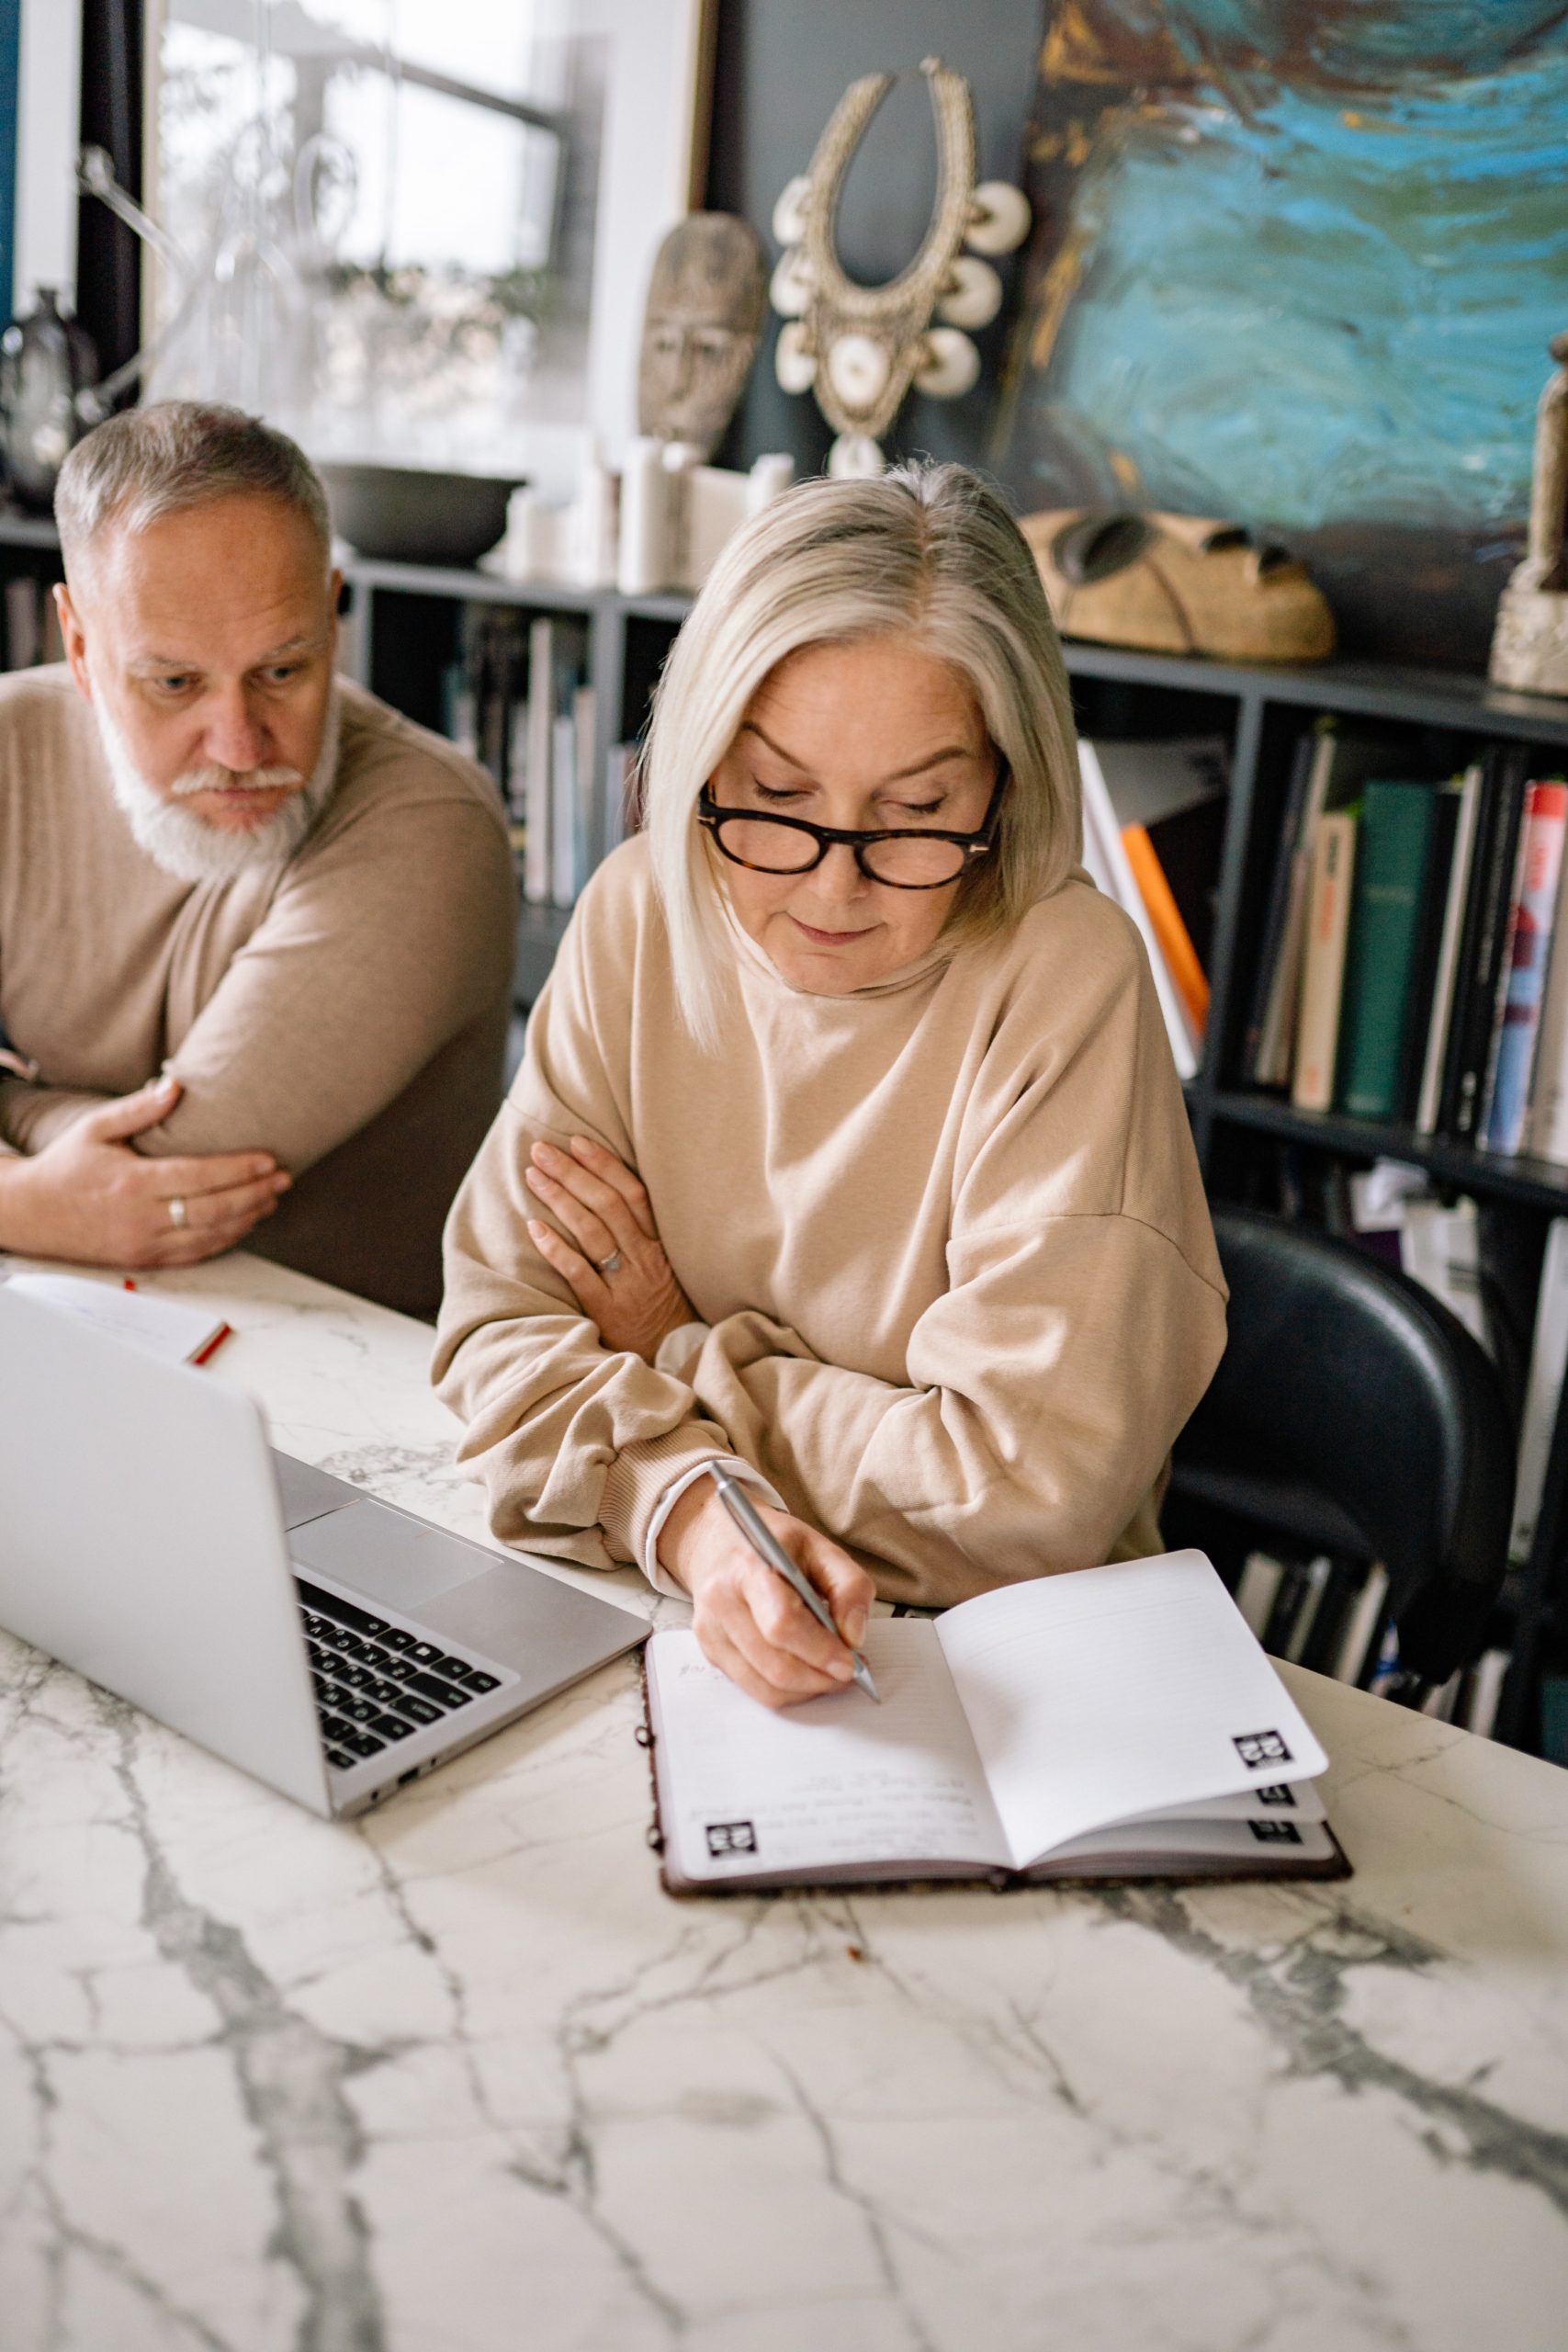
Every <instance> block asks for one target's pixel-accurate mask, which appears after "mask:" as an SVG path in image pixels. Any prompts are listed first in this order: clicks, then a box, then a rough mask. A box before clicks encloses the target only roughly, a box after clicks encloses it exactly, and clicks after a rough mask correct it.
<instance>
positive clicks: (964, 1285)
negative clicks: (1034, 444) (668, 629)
mask: <svg viewBox="0 0 1568 2352" xmlns="http://www.w3.org/2000/svg"><path fill="white" fill-rule="evenodd" d="M647 788H648V822H647V830H646V831H645V832H644V833H643V834H642V835H641V836H640V837H638V838H637V839H636V840H633V841H630V842H627V843H626V845H625V846H624V847H622V848H621V849H618V850H617V851H616V852H615V854H614V856H612V857H610V858H608V859H607V860H606V861H605V863H604V865H603V866H601V867H600V869H599V871H598V873H597V874H596V875H595V876H594V877H593V879H592V882H591V883H590V884H589V886H588V888H587V889H586V890H585V891H584V893H583V895H582V898H581V901H580V902H579V905H578V908H577V910H576V913H575V914H574V916H573V918H572V921H571V923H570V926H569V928H568V932H567V935H566V938H565V940H564V941H563V942H562V944H561V949H560V953H559V956H558V958H557V961H556V966H555V969H554V972H553V974H552V976H551V978H550V981H549V985H548V986H547V989H545V990H544V992H543V994H542V995H541V996H540V999H539V1001H538V1003H537V1005H536V1008H535V1010H534V1014H533V1017H532V1019H531V1021H530V1022H529V1024H528V1041H527V1055H526V1058H525V1062H524V1065H523V1068H522V1069H521V1070H520V1072H519V1074H518V1077H517V1080H516V1083H515V1085H514V1086H513V1090H512V1094H511V1098H510V1100H509V1101H508V1103H506V1104H505V1106H504V1107H503V1109H502V1113H501V1115H500V1117H499V1118H498V1119H497V1121H496V1124H495V1125H494V1126H493V1127H492V1129H491V1134H490V1136H489V1139H488V1141H487V1142H486V1144H485V1145H484V1148H483V1149H482V1150H481V1151H480V1153H479V1159H478V1160H477V1161H476V1162H475V1165H474V1167H473V1169H472V1170H471V1172H470V1173H469V1175H468V1180H467V1182H466V1183H465V1184H464V1186H463V1189H462V1191H461V1193H459V1195H458V1197H457V1203H456V1204H455V1206H454V1208H453V1211H452V1215H451V1218H450V1221H449V1223H448V1226H447V1231H446V1304H445V1306H444V1307H443V1309H442V1315H441V1325H440V1333H439V1338H438V1342H437V1348H436V1358H435V1377H436V1380H437V1383H438V1385H439V1387H440V1391H441V1394H442V1395H443V1397H445V1398H446V1402H447V1403H448V1404H449V1405H450V1406H451V1407H452V1408H453V1409H454V1410H455V1411H456V1412H457V1413H458V1414H459V1415H461V1416H462V1418H463V1419H465V1420H466V1422H467V1423H468V1436H467V1439H466V1442H465V1444H464V1447H463V1454H464V1458H466V1459H467V1460H469V1461H472V1462H475V1463H477V1464H479V1469H480V1471H481V1473H482V1475H483V1476H484V1478H485V1480H486V1482H487V1485H488V1487H489V1490H490V1497H491V1525H492V1526H493V1528H494V1530H495V1532H496V1533H497V1534H498V1535H500V1536H501V1537H502V1538H503V1539H504V1540H506V1541H508V1542H512V1543H518V1544H528V1545H529V1546H531V1547H533V1548H535V1549H542V1550H545V1551H554V1552H557V1553H560V1554H565V1555H569V1556H570V1557H572V1558H575V1559H577V1560H579V1561H584V1562H588V1563H591V1564H594V1565H598V1566H611V1565H614V1564H618V1563H623V1562H627V1561H634V1562H636V1563H637V1564H638V1565H639V1566H641V1567H642V1569H643V1570H644V1572H645V1573H646V1574H647V1576H648V1577H649V1578H650V1580H651V1581H652V1582H653V1584H654V1585H655V1586H656V1587H658V1589H660V1591H664V1592H671V1593H679V1594H681V1595H682V1597H686V1596H689V1597H690V1599H691V1600H692V1602H693V1604H694V1625H695V1630H696V1633H697V1635H698V1638H699V1640H700V1642H701V1644H702V1646H703V1648H704V1651H705V1654H706V1656H707V1657H709V1658H710V1659H711V1660H712V1661H713V1662H714V1663H715V1664H716V1665H717V1666H719V1667H722V1668H724V1669H725V1670H726V1671H727V1672H728V1674H730V1675H731V1676H733V1678H734V1679H735V1680H736V1681H737V1682H738V1683H739V1684H740V1685H741V1686H742V1688H744V1689H745V1690H747V1691H750V1693H751V1694H752V1695H753V1696H754V1697H755V1698H758V1699H760V1700H762V1701H763V1702H766V1703H768V1704H770V1705H775V1706H776V1705H783V1704H787V1703H789V1702H792V1701H795V1700H799V1699H806V1698H809V1697H812V1696H814V1695H815V1694H817V1693H818V1692H821V1691H828V1690H832V1689H836V1688H839V1687H840V1686H841V1684H842V1683H843V1681H844V1680H845V1679H847V1677H848V1675H849V1673H850V1670H851V1668H850V1658H849V1654H848V1650H847V1649H846V1647H845V1644H846V1643H848V1644H850V1645H853V1644H855V1643H856V1642H857V1641H858V1640H859V1637H860V1634H861V1632H862V1630H863V1625H864V1623H865V1618H866V1614H867V1611H868V1610H869V1608H870V1605H871V1602H872V1600H873V1599H874V1596H875V1594H877V1593H881V1594H882V1595H884V1596H885V1597H886V1599H888V1600H907V1601H918V1602H924V1603H927V1604H938V1605H940V1604H942V1603H946V1602H949V1601H954V1600H962V1599H964V1597H965V1596H966V1595H968V1594H971V1593H976V1592H981V1591H984V1590H985V1589H987V1587H990V1586H993V1585H997V1584H1000V1583H1005V1582H1008V1581H1010V1580H1012V1579H1015V1578H1019V1577H1037V1576H1046V1575H1049V1574H1051V1573H1052V1572H1053V1571H1055V1570H1058V1569H1063V1568H1082V1567H1088V1566H1094V1565H1096V1564H1098V1563H1100V1562H1101V1561H1105V1560H1111V1559H1119V1558H1131V1557H1136V1556H1138V1555H1143V1554H1145V1553H1149V1552H1154V1551H1157V1550H1158V1548H1159V1531H1158V1527H1157V1524H1156V1516H1155V1511H1156V1501H1157V1498H1158V1493H1159V1489H1160V1487H1161V1484H1162V1481H1163V1478H1164V1476H1165V1464H1166V1458H1167V1455H1168V1451H1169V1448H1170V1444H1171V1441H1172V1439H1173V1438H1174V1437H1175V1435H1176V1433H1177V1431H1178V1430H1179V1429H1180V1428H1181V1425H1182V1423H1183V1422H1184V1421H1185V1420H1186V1419H1187V1417H1188V1415H1189V1414H1190V1411H1191V1410H1192V1408H1193V1406H1194V1405H1195V1404H1196V1403H1197V1401H1198V1398H1199V1397H1201V1394H1202V1392H1203V1389H1204V1387H1205V1386H1206V1385H1207V1384H1208V1381H1209V1379H1210V1377H1211V1375H1212V1374H1213V1369H1214V1366H1215V1363H1217V1362H1218V1359H1219V1355H1220V1351H1221V1349H1222V1347H1223V1345H1224V1285H1223V1283H1222V1280H1221V1275H1220V1270H1219V1265H1218V1261H1217V1260H1216V1257H1215V1252H1214V1246H1213V1234H1212V1232H1211V1230H1210V1226H1209V1219H1208V1215H1207V1212H1206V1209H1205V1207H1204V1202H1203V1194H1202V1191H1201V1185H1200V1182H1199V1176H1198V1170H1197V1165H1196V1162H1195V1159H1194V1157H1193V1151H1192V1146H1191V1142H1190V1136H1189V1133H1188V1127H1187V1121H1186V1117H1185V1114H1184V1111H1183V1107H1182V1102H1181V1095H1180V1091H1179V1087H1178V1084H1177V1080H1176V1074H1175V1070H1174V1068H1173V1066H1172V1063H1171V1058H1170V1054H1169V1051H1168V1046H1167V1044H1166V1039H1165V1034H1164V1030H1163V1027H1162V1025H1161V1020H1160V1014H1159V1010H1158V1006H1157V1003H1156V997H1155V992H1154V988H1153V985H1152V982H1151V980H1150V977H1149V972H1148V967H1147V965H1146V963H1145V957H1144V953H1143V948H1142V945H1141V944H1140V942H1139V939H1138V935H1137V933H1136V931H1135V929H1134V926H1133V924H1132V923H1130V922H1128V921H1127V919H1126V917H1125V916H1124V915H1123V914H1122V912H1121V911H1120V910H1118V909H1117V908H1116V907H1114V906H1112V905H1111V903H1110V902H1109V900H1107V899H1103V898H1101V897H1100V895H1099V894H1098V893H1097V892H1096V890H1095V889H1094V888H1093V886H1092V885H1091V884H1090V883H1089V881H1088V880H1087V878H1086V877H1085V876H1084V875H1083V873H1082V872H1081V870H1079V868H1078V867H1077V863H1076V860H1077V846H1078V838H1079V813H1078V790H1077V761H1076V756H1075V751H1074V742H1073V731H1072V718H1071V714H1070V708H1069V705H1068V700H1067V692H1066V679H1065V676H1064V673H1063V669H1062V662H1061V655H1060V652H1059V650H1058V648H1057V645H1056V641H1055V634H1054V632H1053V629H1052V627H1051V621H1050V616H1049V614H1048V612H1047V609H1046V605H1045V601H1044V597H1043V593H1042V590H1041V587H1040V582H1039V579H1038V577H1037V575H1036V572H1035V570H1034V566H1033V563H1032V560H1031V557H1030V555H1029V551H1028V549H1027V548H1026V547H1025V545H1024V542H1023V540H1022V538H1021V537H1020V535H1019V532H1018V530H1017V528H1016V527H1015V526H1014V524H1013V523H1012V521H1011V519H1010V516H1009V515H1008V514H1007V511H1006V509H1005V508H1004V506H1003V505H1002V504H1001V503H1000V501H999V500H998V498H997V497H996V496H995V495H994V493H993V492H990V491H989V490H988V489H987V488H986V487H985V486H984V485H983V484H982V483H981V482H980V481H977V480H976V478H975V477H974V476H972V475H970V474H968V473H966V472H965V471H964V470H963V469H960V468H957V467H952V466H943V467H930V468H914V467H910V468H906V469H900V470H898V471H896V472H894V473H891V474H888V475H886V476H885V477H884V478H882V479H881V480H879V481H840V482H826V481H816V482H810V483H807V484H805V485H803V486H801V487H800V488H798V489H796V490H795V491H792V492H789V493H788V494H787V495H786V496H785V497H784V498H782V499H780V500H779V501H778V502H777V503H775V504H773V505H771V506H770V507H768V508H767V509H766V510H765V511H764V512H763V513H762V514H761V515H758V516H757V517H756V518H755V519H754V520H753V521H752V522H751V523H750V525H749V526H747V527H746V529H745V530H743V531H742V532H741V533H739V536H738V537H736V538H735V539H734V540H733V541H732V542H731V543H730V545H729V546H728V548H727V549H726V550H725V552H724V555H723V556H722V558H721V559H720V560H719V563H718V565H717V567H716V570H715V571H714V573H713V576H712V578H711V579H710V580H709V582H708V584H707V586H706V587H705V589H704V591H703V593H702V594H701V595H700V596H699V598H698V599H697V602H696V604H695V605H694V608H693V611H692V614H691V616H690V618H689V619H688V620H687V622H686V624H685V627H684V628H683V629H682V632H681V635H680V637H679V639H677V641H676V645H675V648H674V650H673V652H672V653H671V658H670V662H669V665H668V667H667V669H666V671H665V673H664V676H663V679H662V682H661V684H660V690H659V695H658V703H657V708H656V712H655V716H654V720H653V726H652V729H651V732H650V735H649V744H648V759H647ZM715 1460H724V1461H727V1462H728V1464H729V1466H730V1467H731V1469H732V1470H734V1471H735V1472H736V1474H737V1475H738V1476H743V1477H745V1478H746V1479H748V1480H749V1481H750V1482H751V1484H752V1487H753V1489H754V1492H755V1496H756V1498H758V1499H759V1502H760V1504H761V1508H762V1510H763V1516H764V1518H765V1519H766V1520H767V1521H768V1522H769V1523H770V1524H771V1526H772V1527H773V1531H774V1532H775V1533H776V1534H777V1535H778V1537H779V1538H780V1540H781V1541H782V1542H783V1544H784V1546H785V1547H786V1549H787V1550H788V1551H789V1552H790V1553H791V1554H792V1555H793V1556H794V1557H795V1560H796V1561H797V1562H798V1563H800V1565H801V1566H803V1567H804V1568H805V1569H806V1571H807V1574H808V1575H809V1577H811V1578H812V1579H813V1581H814V1582H815V1584H816V1585H817V1587H818V1589H819V1590H820V1591H821V1593H822V1594H823V1595H824V1596H825V1598H826V1599H827V1600H828V1602H829V1608H830V1610H831V1612H832V1615H833V1617H834V1619H835V1622H836V1623H837V1625H838V1627H839V1629H840V1633H841V1634H842V1635H843V1637H844V1638H843V1641H841V1642H840V1640H838V1639H836V1638H835V1636H834V1635H833V1634H830V1633H829V1632H826V1631H824V1630H823V1629H822V1628H821V1627H819V1626H818V1624H817V1623H815V1621H814V1620H813V1618H812V1616H811V1615H810V1613H809V1612H808V1611H807V1609H806V1608H805V1607H804V1606H803V1605H802V1603H801V1602H800V1601H799V1600H797V1599H796V1598H795V1595H794V1594H793V1593H792V1592H791V1590H790V1589H789V1588H788V1586H787V1585H786V1584H785V1583H784V1579H783V1578H782V1577H778V1576H777V1575H776V1574H774V1573H773V1571H772V1570H771V1569H769V1568H767V1567H765V1566H763V1565H762V1564H761V1561H760V1560H759V1559H758V1558H757V1556H756V1555H755V1554H754V1553H753V1552H752V1551H751V1550H750V1547H749V1545H748V1544H747V1543H746V1541H745V1539H744V1538H743V1537H742V1536H741V1535H740V1533H739V1531H738V1530H737V1528H736V1527H735V1525H734V1524H733V1522H732V1521H731V1520H730V1518H729V1516H728V1513H727V1512H726V1510H725V1509H724V1507H723V1504H722V1502H721V1500H720V1498H719V1496H718V1494H717V1492H716V1487H715V1486H714V1482H713V1480H712V1479H711V1477H709V1476H708V1475H707V1470H706V1465H707V1464H711V1463H712V1462H714V1461H715Z"/></svg>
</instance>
